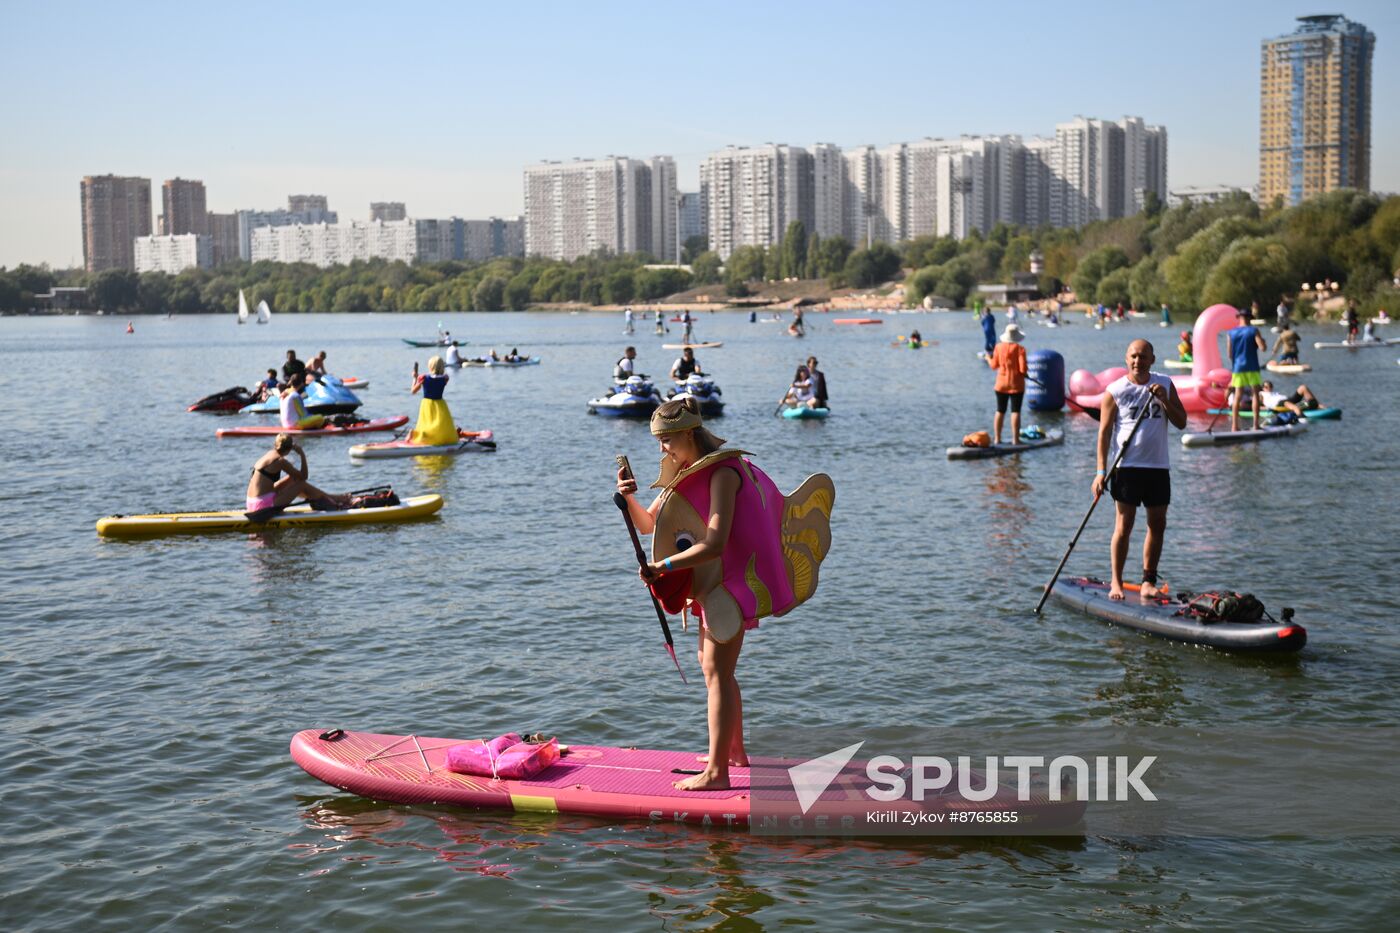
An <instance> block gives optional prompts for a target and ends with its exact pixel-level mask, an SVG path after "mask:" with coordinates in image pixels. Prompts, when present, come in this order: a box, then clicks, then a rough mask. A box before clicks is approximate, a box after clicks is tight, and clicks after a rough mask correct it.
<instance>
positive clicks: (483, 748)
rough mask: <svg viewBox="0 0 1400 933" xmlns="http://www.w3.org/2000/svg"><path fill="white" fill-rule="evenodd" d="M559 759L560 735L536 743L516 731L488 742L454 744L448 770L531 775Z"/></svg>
mask: <svg viewBox="0 0 1400 933" xmlns="http://www.w3.org/2000/svg"><path fill="white" fill-rule="evenodd" d="M558 760H559V740H558V739H557V738H554V739H550V740H549V741H548V742H543V743H540V744H538V745H536V744H532V743H530V742H522V741H521V740H520V736H518V735H516V734H515V733H514V732H509V733H507V734H505V735H501V736H497V737H496V738H494V739H492V740H491V741H489V742H484V743H477V742H473V743H467V744H462V745H453V746H452V747H451V748H449V749H448V750H447V769H448V770H449V771H455V772H457V773H458V774H473V775H477V776H479V777H496V778H507V779H510V780H519V779H521V778H527V777H532V776H533V775H536V774H539V773H540V772H541V771H543V770H544V769H545V768H548V767H549V766H550V765H552V764H554V763H555V762H556V761H558Z"/></svg>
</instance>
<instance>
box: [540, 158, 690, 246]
mask: <svg viewBox="0 0 1400 933" xmlns="http://www.w3.org/2000/svg"><path fill="white" fill-rule="evenodd" d="M656 202H660V205H659V206H657V205H656ZM675 203H676V170H675V163H674V162H673V161H672V160H671V158H670V157H669V156H659V157H657V158H654V159H651V160H649V161H641V160H638V159H629V158H625V157H612V156H610V157H608V158H605V159H592V160H587V161H584V160H578V161H574V162H545V163H543V164H540V165H532V166H529V167H528V168H526V169H525V253H526V255H530V256H544V257H546V258H549V259H563V260H572V259H577V258H578V257H580V256H587V255H589V254H590V253H592V252H594V251H596V250H600V249H601V250H605V251H607V252H610V253H616V254H621V253H637V252H648V253H651V254H652V255H654V256H656V257H657V258H658V259H663V261H673V260H674V259H675V249H676V243H675V240H676V238H675V223H676V220H675Z"/></svg>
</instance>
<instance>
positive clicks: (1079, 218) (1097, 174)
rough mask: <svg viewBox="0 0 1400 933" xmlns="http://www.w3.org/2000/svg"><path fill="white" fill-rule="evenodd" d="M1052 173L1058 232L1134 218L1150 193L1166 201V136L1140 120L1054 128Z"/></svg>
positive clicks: (1053, 210) (1080, 119)
mask: <svg viewBox="0 0 1400 933" xmlns="http://www.w3.org/2000/svg"><path fill="white" fill-rule="evenodd" d="M1052 171H1054V172H1055V174H1057V175H1058V176H1059V180H1060V184H1059V185H1056V186H1054V187H1053V188H1052V199H1051V206H1050V211H1051V214H1052V215H1053V218H1054V219H1053V220H1052V223H1055V224H1056V225H1057V226H1066V227H1079V226H1083V225H1084V224H1087V223H1092V222H1093V221H1096V220H1109V219H1111V218H1114V217H1126V216H1128V215H1130V214H1135V213H1137V212H1138V211H1140V210H1141V209H1142V207H1143V205H1144V203H1145V199H1146V197H1147V192H1148V191H1152V192H1154V193H1156V195H1157V197H1158V198H1160V199H1161V200H1163V201H1165V200H1166V197H1167V131H1166V129H1165V128H1163V127H1160V126H1147V125H1145V124H1144V123H1143V121H1142V120H1141V118H1138V117H1124V118H1123V119H1122V120H1120V121H1118V122H1116V123H1115V122H1112V121H1109V120H1096V119H1086V118H1084V117H1075V118H1074V119H1073V120H1071V121H1069V122H1067V123H1060V124H1057V125H1056V126H1055V154H1054V159H1053V166H1052ZM1056 195H1058V201H1056V199H1055V196H1056Z"/></svg>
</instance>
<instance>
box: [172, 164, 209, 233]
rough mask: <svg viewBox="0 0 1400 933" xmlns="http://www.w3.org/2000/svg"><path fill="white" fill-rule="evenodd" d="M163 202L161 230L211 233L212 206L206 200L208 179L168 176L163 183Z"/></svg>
mask: <svg viewBox="0 0 1400 933" xmlns="http://www.w3.org/2000/svg"><path fill="white" fill-rule="evenodd" d="M160 203H161V231H160V232H161V233H164V234H165V235H167V236H175V235H178V234H182V233H193V234H196V235H198V236H208V234H209V208H208V207H207V206H206V204H205V194H204V182H202V181H192V180H191V179H188V178H168V179H166V181H165V184H163V185H161V186H160Z"/></svg>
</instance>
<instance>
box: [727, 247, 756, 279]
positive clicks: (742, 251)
mask: <svg viewBox="0 0 1400 933" xmlns="http://www.w3.org/2000/svg"><path fill="white" fill-rule="evenodd" d="M765 258H766V257H765V256H764V255H763V248H762V247H761V246H740V247H737V248H735V250H734V252H732V253H730V254H729V261H728V262H726V263H725V265H724V270H725V271H724V277H725V281H726V282H753V281H756V280H759V279H762V278H763V264H764V259H765Z"/></svg>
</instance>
